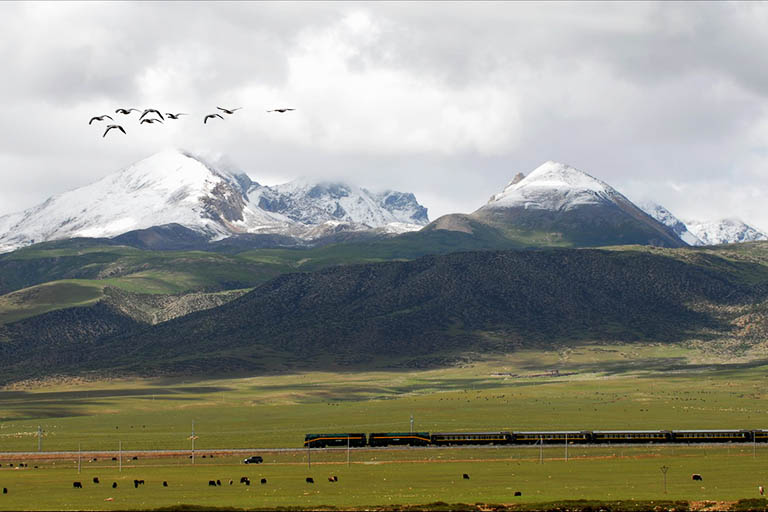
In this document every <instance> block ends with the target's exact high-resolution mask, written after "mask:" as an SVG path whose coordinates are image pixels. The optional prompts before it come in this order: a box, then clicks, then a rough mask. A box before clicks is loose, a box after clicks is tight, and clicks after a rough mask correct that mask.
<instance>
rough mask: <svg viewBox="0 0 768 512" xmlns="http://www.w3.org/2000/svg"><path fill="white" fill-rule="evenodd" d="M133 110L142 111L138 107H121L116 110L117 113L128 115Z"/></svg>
mask: <svg viewBox="0 0 768 512" xmlns="http://www.w3.org/2000/svg"><path fill="white" fill-rule="evenodd" d="M131 112H141V110H139V109H137V108H119V109H117V110H115V114H125V115H128V114H130V113H131Z"/></svg>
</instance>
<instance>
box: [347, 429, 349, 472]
mask: <svg viewBox="0 0 768 512" xmlns="http://www.w3.org/2000/svg"><path fill="white" fill-rule="evenodd" d="M347 467H349V436H347Z"/></svg>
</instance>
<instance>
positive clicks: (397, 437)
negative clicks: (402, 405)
mask: <svg viewBox="0 0 768 512" xmlns="http://www.w3.org/2000/svg"><path fill="white" fill-rule="evenodd" d="M430 442H431V438H430V437H429V432H372V433H370V434H368V446H390V445H391V446H395V445H407V446H426V445H428V444H429V443H430Z"/></svg>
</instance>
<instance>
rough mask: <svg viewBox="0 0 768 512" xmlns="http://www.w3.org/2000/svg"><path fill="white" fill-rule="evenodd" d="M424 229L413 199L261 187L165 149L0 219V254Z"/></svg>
mask: <svg viewBox="0 0 768 512" xmlns="http://www.w3.org/2000/svg"><path fill="white" fill-rule="evenodd" d="M331 221H332V225H331V224H327V223H328V222H331ZM427 222H428V220H427V216H426V209H425V208H424V207H422V206H421V205H420V204H418V202H417V201H416V198H415V197H414V196H413V194H404V193H400V192H391V191H390V192H385V193H382V194H373V193H371V192H368V191H367V190H365V189H361V188H357V187H351V186H349V185H345V184H342V183H322V182H311V181H310V180H297V181H296V182H291V183H288V184H285V185H278V186H277V187H263V186H261V185H259V184H258V183H256V182H254V181H252V180H251V179H250V178H249V177H248V176H247V175H246V174H244V173H240V172H233V171H231V170H224V169H221V168H219V166H215V165H213V164H211V163H207V162H206V160H205V159H204V158H202V157H199V156H196V155H194V154H192V153H189V152H186V151H183V150H176V149H169V150H165V151H162V152H160V153H157V154H155V155H152V156H150V157H148V158H145V159H143V160H140V161H138V162H136V163H134V164H132V165H130V166H128V167H126V168H124V169H122V170H120V171H118V172H116V173H114V174H110V175H108V176H105V177H104V178H102V179H100V180H99V181H97V182H95V183H92V184H90V185H87V186H84V187H81V188H78V189H75V190H71V191H69V192H64V193H62V194H59V195H56V196H53V197H51V198H49V199H47V200H46V201H45V202H44V203H42V204H40V205H38V206H35V207H33V208H30V209H28V210H26V211H24V212H20V213H15V214H11V215H6V216H3V217H0V252H7V251H11V250H14V249H17V248H19V247H24V246H26V245H30V244H33V243H37V242H44V241H48V240H59V239H65V238H75V237H114V236H117V235H120V234H123V233H126V232H128V231H133V230H139V229H147V228H150V227H153V226H162V225H166V224H180V225H182V226H185V227H187V228H190V229H193V230H195V231H197V232H199V233H202V234H203V235H205V236H206V237H208V238H209V239H220V238H224V237H227V236H231V235H233V234H238V233H269V234H282V235H290V236H296V237H301V238H313V237H316V236H322V235H323V231H324V230H326V231H328V230H333V231H334V232H336V231H339V230H365V229H373V228H387V226H388V225H390V224H393V226H392V227H391V228H388V229H391V230H397V231H402V230H411V231H412V230H416V229H420V228H421V227H422V226H423V225H424V224H426V223H427ZM385 231H386V229H385Z"/></svg>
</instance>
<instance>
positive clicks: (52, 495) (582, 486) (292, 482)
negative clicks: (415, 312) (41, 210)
mask: <svg viewBox="0 0 768 512" xmlns="http://www.w3.org/2000/svg"><path fill="white" fill-rule="evenodd" d="M489 451H491V452H493V453H488V452H489ZM572 451H573V452H574V453H573V454H572V456H571V457H570V458H569V460H568V461H566V460H565V459H564V458H563V453H562V449H560V448H558V449H554V448H549V449H547V450H545V452H546V453H545V458H544V459H543V462H540V461H539V454H538V449H536V448H513V449H508V448H498V449H492V450H484V449H462V450H453V453H450V454H449V453H448V452H449V450H439V449H438V450H435V449H429V450H398V451H396V452H393V453H388V454H386V455H387V457H385V459H388V460H380V457H378V456H377V455H378V454H376V453H372V452H371V451H370V450H365V451H361V452H358V451H353V452H352V455H351V460H350V464H349V465H347V463H346V457H345V454H344V452H343V451H341V452H331V453H321V452H319V451H316V452H315V453H314V455H313V459H314V461H313V463H312V466H311V467H307V464H306V456H305V455H303V454H297V455H295V456H293V457H292V458H293V460H289V459H291V456H288V455H283V456H280V457H278V459H279V460H270V458H269V457H268V458H267V460H266V463H265V464H262V465H258V466H252V465H250V466H245V465H243V464H242V463H240V461H239V459H235V458H234V457H230V458H215V459H213V460H210V459H207V460H201V459H197V460H196V464H194V465H192V464H191V463H190V461H189V459H187V458H179V459H158V460H152V461H143V460H138V461H126V463H124V464H123V466H122V471H120V470H118V467H117V464H116V463H115V462H112V461H110V462H109V463H101V462H95V463H88V462H85V461H84V462H83V463H82V470H81V472H80V473H78V472H77V463H76V461H74V460H68V461H62V460H59V461H56V462H55V463H53V462H48V463H45V464H40V465H39V467H38V468H37V469H34V468H32V469H21V470H14V469H10V468H8V467H7V466H6V468H4V469H2V470H0V485H2V486H3V487H6V488H8V490H9V493H8V494H7V495H2V496H0V509H3V510H24V509H35V510H58V509H65V510H94V509H101V510H125V509H143V508H156V507H167V506H178V505H180V504H196V505H202V506H232V507H241V508H267V509H272V508H275V507H280V506H283V507H320V506H335V507H339V508H342V509H344V508H351V507H360V506H366V505H368V506H376V505H395V504H425V503H434V502H438V501H443V502H448V503H470V504H471V503H504V504H511V503H516V502H518V503H529V504H535V503H546V502H559V501H564V500H578V499H590V500H604V501H612V500H626V501H654V500H686V501H705V500H709V501H716V502H717V501H721V502H723V501H724V502H734V501H737V500H739V499H743V498H748V497H756V496H758V494H757V486H758V485H761V484H764V483H765V482H766V481H767V480H768V470H766V462H767V461H768V453H758V456H757V457H755V458H753V457H752V453H751V450H746V451H745V450H738V449H731V450H728V449H725V448H717V449H713V448H707V449H702V448H690V449H680V448H677V449H676V450H675V449H672V448H669V447H667V448H656V449H653V450H649V449H647V448H642V449H641V448H632V449H624V451H625V453H620V452H621V450H620V449H618V448H614V449H612V450H605V449H600V450H584V449H582V450H577V449H574V450H572ZM414 452H415V453H414ZM456 452H458V453H456ZM745 452H746V453H745ZM552 457H558V458H557V459H555V458H552ZM662 466H667V467H668V468H669V469H668V472H667V492H666V493H665V492H664V477H663V474H662V472H661V471H660V468H661V467H662ZM463 473H467V474H468V475H469V476H470V479H469V480H465V479H463V478H462V474H463ZM692 473H699V474H701V475H702V476H703V478H704V480H703V481H693V480H692V479H691V474H692ZM330 475H336V476H338V477H339V482H338V483H329V482H328V480H327V477H328V476H330ZM242 476H247V477H249V478H250V479H251V481H252V485H250V486H245V485H242V484H240V483H239V480H240V477H242ZM308 476H311V477H313V478H314V480H315V484H314V485H313V484H307V483H306V482H305V478H306V477H308ZM93 477H98V478H99V480H100V483H99V484H94V483H92V479H93ZM261 478H266V479H267V484H265V485H261V484H259V479H261ZM134 479H140V480H144V481H145V482H146V483H145V485H144V486H140V487H138V488H134V486H133V480H134ZM209 480H220V481H221V483H222V484H223V485H222V486H221V487H209V486H208V481H209ZM229 480H233V481H234V483H233V484H232V485H230V484H229ZM74 481H80V482H82V484H83V489H74V488H73V486H72V483H73V482H74ZM163 481H167V482H168V487H163V486H162V482H163ZM112 482H117V483H118V487H117V488H115V489H113V488H112V487H111V485H112ZM515 491H520V492H521V493H522V496H520V497H515V496H514V493H515ZM107 498H112V500H110V501H105V500H106V499H107Z"/></svg>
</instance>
